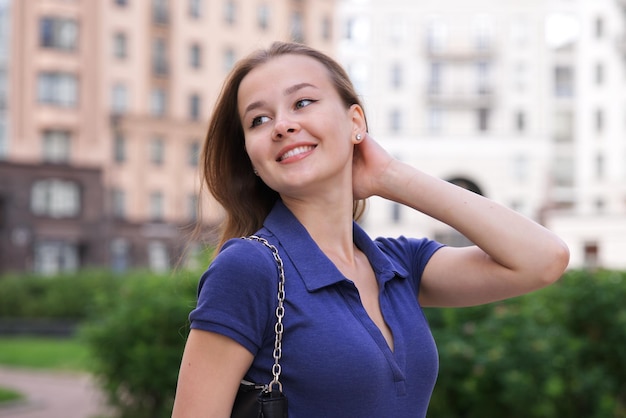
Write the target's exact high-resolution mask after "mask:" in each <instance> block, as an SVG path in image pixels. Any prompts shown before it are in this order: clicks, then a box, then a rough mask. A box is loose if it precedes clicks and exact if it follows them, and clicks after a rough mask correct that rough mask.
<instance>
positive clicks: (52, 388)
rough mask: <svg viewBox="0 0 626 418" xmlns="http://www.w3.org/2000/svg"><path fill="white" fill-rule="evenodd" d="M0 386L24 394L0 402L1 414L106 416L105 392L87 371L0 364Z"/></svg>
mask: <svg viewBox="0 0 626 418" xmlns="http://www.w3.org/2000/svg"><path fill="white" fill-rule="evenodd" d="M0 386H3V387H6V388H11V389H14V390H17V391H18V392H21V393H22V394H24V395H25V396H26V400H25V401H19V402H14V403H11V404H10V405H6V406H0V418H96V417H98V418H106V416H107V414H106V408H105V407H104V396H103V395H102V394H101V392H100V391H99V390H98V388H97V386H96V385H95V384H94V382H93V379H92V378H91V377H90V376H89V375H87V374H76V373H59V372H42V371H31V370H23V369H13V368H6V367H0Z"/></svg>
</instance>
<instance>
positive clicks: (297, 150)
mask: <svg viewBox="0 0 626 418" xmlns="http://www.w3.org/2000/svg"><path fill="white" fill-rule="evenodd" d="M312 149H313V147H312V146H302V147H297V148H294V149H292V150H290V151H287V152H286V153H284V154H283V155H281V156H280V161H282V160H284V159H287V158H290V157H293V156H296V155H298V154H302V153H303V152H307V151H310V150H312Z"/></svg>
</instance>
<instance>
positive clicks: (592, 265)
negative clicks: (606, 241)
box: [583, 242, 600, 270]
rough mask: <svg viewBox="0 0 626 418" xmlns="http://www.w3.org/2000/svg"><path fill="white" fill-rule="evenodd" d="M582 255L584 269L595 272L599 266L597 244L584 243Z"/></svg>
mask: <svg viewBox="0 0 626 418" xmlns="http://www.w3.org/2000/svg"><path fill="white" fill-rule="evenodd" d="M583 254H584V256H583V257H584V259H583V265H584V267H585V268H586V269H588V270H595V269H596V268H598V266H600V256H599V255H600V249H599V246H598V243H597V242H586V243H585V244H584V250H583Z"/></svg>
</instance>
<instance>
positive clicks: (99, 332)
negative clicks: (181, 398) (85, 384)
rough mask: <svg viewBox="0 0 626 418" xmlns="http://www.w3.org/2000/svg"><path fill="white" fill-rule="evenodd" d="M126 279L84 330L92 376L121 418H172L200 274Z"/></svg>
mask: <svg viewBox="0 0 626 418" xmlns="http://www.w3.org/2000/svg"><path fill="white" fill-rule="evenodd" d="M183 276H184V275H181V276H180V277H171V276H167V277H164V276H155V275H152V274H148V273H145V274H141V273H137V274H135V275H133V276H130V277H128V276H127V277H125V280H124V282H123V283H122V284H121V286H120V288H119V293H118V294H115V295H109V296H108V297H102V298H100V299H99V300H98V304H97V306H96V308H97V310H96V311H95V315H94V316H93V318H92V319H91V320H90V321H89V322H88V323H86V324H85V325H84V327H83V328H82V329H81V336H82V337H83V338H84V339H85V341H86V342H87V344H88V346H89V347H90V348H91V350H92V352H93V354H94V356H95V361H94V364H93V366H94V367H93V373H94V374H95V376H96V377H97V378H98V380H99V382H100V383H101V387H102V388H103V389H104V391H105V393H106V394H107V395H108V398H109V402H110V403H111V405H112V406H113V407H115V408H116V409H117V411H118V412H119V416H120V417H129V418H130V417H132V418H158V417H169V416H170V414H171V410H172V409H171V408H172V405H173V399H174V393H175V389H176V380H177V376H178V369H179V366H180V359H181V355H182V352H183V347H184V344H185V338H186V335H187V331H188V324H187V316H188V315H189V311H190V310H191V308H192V307H193V306H195V300H196V288H197V280H198V275H197V274H193V275H192V277H191V275H190V277H187V276H185V277H183Z"/></svg>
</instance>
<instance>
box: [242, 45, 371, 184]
mask: <svg viewBox="0 0 626 418" xmlns="http://www.w3.org/2000/svg"><path fill="white" fill-rule="evenodd" d="M238 106H239V109H238V110H239V117H240V119H241V123H242V126H243V131H244V135H245V144H246V150H247V152H248V156H249V157H250V160H251V161H252V165H253V166H254V167H255V169H256V170H257V171H258V174H259V176H261V178H262V179H263V181H264V182H265V183H266V184H267V185H268V186H269V187H271V188H272V189H274V190H276V191H277V192H278V193H280V194H281V195H285V194H287V195H289V194H296V195H297V194H300V193H303V192H306V193H308V192H314V191H315V190H324V189H325V188H327V187H329V186H331V185H333V184H339V183H340V184H349V185H351V174H352V151H353V145H354V143H355V136H356V134H357V133H363V132H365V128H364V126H365V122H364V116H363V112H362V110H361V108H360V107H359V106H358V105H352V106H350V107H346V105H345V104H344V103H343V102H342V100H341V99H340V97H339V94H338V93H337V90H336V88H335V86H334V84H333V83H332V81H331V79H330V75H329V73H328V70H327V69H326V67H325V66H324V65H323V64H321V63H320V62H319V61H317V60H315V59H313V58H311V57H308V56H303V55H293V54H292V55H282V56H279V57H276V58H273V59H271V60H270V61H268V62H266V63H264V64H262V65H260V66H259V67H257V68H255V69H254V70H252V71H251V72H250V73H248V75H246V76H245V77H244V79H243V80H242V81H241V84H240V86H239V92H238ZM338 176H343V177H345V176H348V178H346V179H345V180H346V181H347V182H337V180H338Z"/></svg>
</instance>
